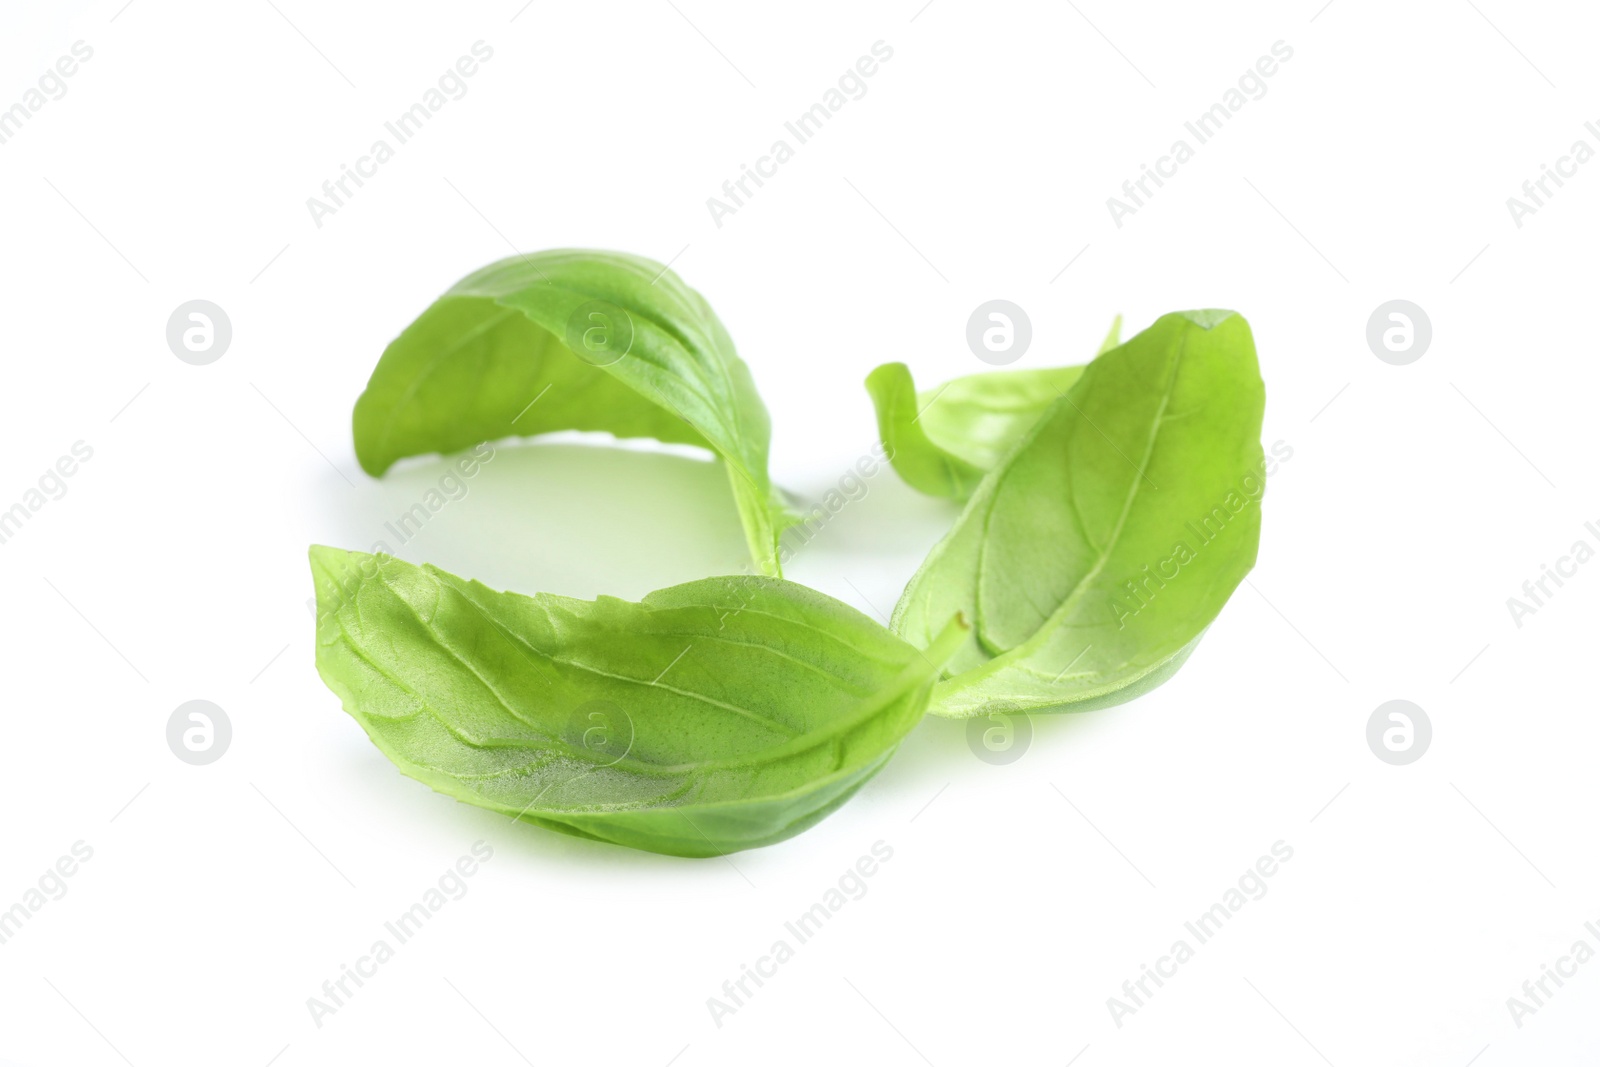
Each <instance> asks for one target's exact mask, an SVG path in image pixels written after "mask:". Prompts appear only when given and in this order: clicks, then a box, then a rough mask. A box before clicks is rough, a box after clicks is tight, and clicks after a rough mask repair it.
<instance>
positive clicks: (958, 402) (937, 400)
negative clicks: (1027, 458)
mask: <svg viewBox="0 0 1600 1067" xmlns="http://www.w3.org/2000/svg"><path fill="white" fill-rule="evenodd" d="M1121 327H1122V317H1121V316H1120V315H1119V316H1117V318H1116V320H1115V321H1114V322H1112V324H1111V332H1110V333H1109V334H1108V335H1107V336H1106V339H1105V342H1104V343H1103V344H1102V345H1101V346H1100V351H1102V352H1104V351H1106V350H1107V349H1110V348H1114V347H1116V344H1117V335H1118V331H1119V330H1120V329H1121ZM1082 373H1083V368H1082V367H1050V368H1047V369H1044V370H1018V371H989V372H987V373H983V374H970V375H967V376H966V377H963V378H955V379H953V380H951V381H948V382H946V383H945V384H944V385H942V386H939V387H938V388H937V389H925V390H923V391H922V392H920V393H919V392H917V389H916V386H915V385H914V384H913V383H912V380H911V370H910V368H908V367H907V366H906V365H905V364H904V363H885V364H884V365H883V366H881V367H879V368H878V369H877V370H874V371H873V372H872V373H871V374H869V375H868V376H867V392H868V393H869V394H871V396H872V403H873V406H874V407H875V408H876V409H877V412H878V434H879V436H880V437H882V438H883V445H884V451H885V452H886V453H887V454H888V456H889V461H890V462H891V463H892V464H893V465H894V469H895V471H896V472H897V473H899V475H900V477H901V478H903V479H904V480H905V482H906V484H907V485H909V486H911V487H912V488H913V489H916V490H917V491H919V492H922V493H927V494H928V495H929V496H943V497H949V498H951V499H953V500H965V499H967V498H968V497H970V496H971V495H972V493H973V491H974V490H975V489H977V488H978V483H979V482H981V481H983V477H984V475H986V474H988V473H989V472H990V471H991V470H993V469H994V468H995V465H996V464H998V463H999V462H1000V460H1001V458H1002V457H1004V456H1005V454H1006V453H1007V452H1009V451H1010V450H1011V447H1012V446H1013V445H1015V444H1016V443H1017V441H1019V440H1020V439H1021V438H1022V436H1023V435H1024V434H1026V433H1027V432H1028V430H1030V429H1031V428H1032V427H1033V424H1034V423H1036V422H1038V421H1039V417H1040V416H1041V415H1043V414H1044V412H1045V409H1047V408H1048V407H1049V406H1050V405H1051V404H1053V403H1055V402H1056V401H1057V400H1060V399H1061V397H1062V395H1063V394H1065V393H1066V391H1067V390H1068V389H1070V388H1071V387H1072V384H1073V383H1074V382H1076V381H1077V380H1078V376H1079V375H1080V374H1082Z"/></svg>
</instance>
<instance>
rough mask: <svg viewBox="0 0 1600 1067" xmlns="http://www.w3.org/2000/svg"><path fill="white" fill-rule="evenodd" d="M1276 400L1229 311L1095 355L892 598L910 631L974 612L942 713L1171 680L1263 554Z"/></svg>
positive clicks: (1095, 698) (1095, 696) (923, 635)
mask: <svg viewBox="0 0 1600 1067" xmlns="http://www.w3.org/2000/svg"><path fill="white" fill-rule="evenodd" d="M1263 403H1264V390H1263V387H1262V383H1261V374H1260V370H1259V368H1258V367H1257V364H1256V353H1255V343H1254V341H1253V340H1252V338H1251V335H1250V327H1249V326H1248V325H1247V324H1246V323H1245V321H1244V319H1242V318H1240V317H1239V316H1238V315H1235V314H1234V313H1233V312H1229V311H1200V312H1186V313H1181V314H1174V315H1165V316H1163V317H1162V318H1160V319H1158V320H1157V321H1156V323H1155V325H1153V326H1151V327H1150V328H1149V329H1148V330H1146V331H1144V332H1143V333H1141V334H1139V335H1138V336H1137V337H1135V338H1133V339H1132V340H1131V341H1129V342H1128V343H1126V344H1124V345H1122V346H1121V347H1119V348H1114V349H1112V350H1111V351H1109V352H1106V353H1105V354H1103V355H1101V356H1099V357H1098V358H1096V359H1095V361H1094V362H1093V363H1091V364H1089V366H1088V368H1087V369H1086V370H1085V371H1084V373H1083V375H1082V376H1081V377H1080V378H1079V379H1078V381H1077V384H1075V385H1074V386H1073V387H1072V389H1071V391H1069V392H1068V393H1067V395H1066V396H1065V397H1063V398H1062V399H1060V400H1058V401H1057V402H1056V403H1055V404H1053V405H1052V406H1051V407H1050V408H1049V410H1048V411H1046V413H1045V415H1044V417H1043V418H1042V419H1040V420H1039V422H1038V423H1037V424H1036V425H1035V426H1034V427H1033V429H1032V430H1031V431H1030V432H1029V433H1028V435H1027V436H1026V437H1024V438H1023V439H1022V440H1021V441H1020V442H1018V444H1017V445H1016V447H1015V448H1014V449H1013V450H1012V452H1011V453H1010V454H1009V455H1008V456H1007V457H1006V458H1005V459H1004V460H1003V461H1002V462H1001V464H1000V465H999V466H998V467H996V468H995V470H994V471H993V472H992V473H990V474H989V476H988V477H987V478H985V479H984V481H983V483H982V484H981V485H980V486H979V487H978V490H977V491H976V492H975V493H974V494H973V496H972V499H971V500H970V501H968V502H967V505H966V508H965V510H964V511H963V512H962V513H961V515H960V517H959V518H958V519H957V520H956V525H955V527H954V529H952V530H951V531H950V533H949V534H948V535H947V536H946V537H945V539H944V540H943V541H941V542H940V543H939V544H938V545H937V546H935V547H934V549H933V551H932V553H930V554H929V556H928V558H927V560H926V561H925V562H924V563H923V565H922V567H921V569H920V570H919V571H918V572H917V574H916V575H915V576H914V577H913V578H912V579H911V582H910V584H909V585H908V586H907V587H906V591H905V594H904V595H903V596H902V598H901V600H900V603H899V604H898V605H897V606H896V608H895V615H894V619H893V626H894V628H895V631H896V632H897V633H899V634H900V635H901V636H903V637H905V638H906V639H907V640H908V641H911V642H912V643H913V644H917V643H924V642H927V641H929V640H931V639H932V638H933V636H934V633H935V631H936V628H937V626H938V624H939V620H940V619H941V618H944V619H948V618H949V617H950V616H952V615H954V614H956V613H957V612H960V613H962V614H964V615H965V616H966V617H967V618H969V619H971V620H973V630H972V633H971V635H970V638H969V639H968V640H967V641H966V642H965V643H964V644H963V646H962V647H961V649H960V650H959V651H958V652H957V653H956V655H955V656H954V657H953V659H952V660H951V661H950V664H949V666H948V668H947V670H948V672H949V676H948V677H946V678H945V679H944V680H942V681H941V682H940V683H939V685H938V686H937V687H936V689H935V691H934V698H933V703H932V704H931V705H930V710H931V711H933V712H935V713H936V714H940V715H946V716H951V717H955V718H963V717H970V716H973V715H979V714H983V713H984V712H985V711H986V710H991V709H992V707H993V706H995V705H1002V706H1004V707H1006V708H1007V709H1009V710H1016V711H1034V710H1041V711H1042V710H1085V709H1088V708H1092V707H1104V706H1106V705H1109V704H1115V703H1120V702H1122V701H1124V700H1128V699H1131V698H1132V697H1134V696H1136V695H1138V694H1139V693H1142V692H1144V691H1146V690H1148V689H1150V688H1153V687H1154V686H1156V685H1158V684H1160V683H1161V682H1163V681H1165V680H1166V679H1167V678H1168V677H1170V676H1171V674H1172V673H1173V672H1174V671H1176V670H1177V669H1178V667H1179V666H1180V665H1181V664H1182V662H1183V660H1184V659H1185V658H1186V657H1187V656H1188V654H1189V652H1190V651H1191V650H1192V649H1193V648H1194V645H1195V643H1196V642H1197V641H1198V640H1199V638H1200V635H1201V634H1202V632H1204V630H1205V628H1206V627H1207V626H1209V625H1210V624H1211V622H1212V620H1213V619H1215V618H1216V617H1217V613H1218V612H1219V611H1221V610H1222V605H1223V604H1224V603H1226V602H1227V599H1228V597H1229V595H1230V594H1231V593H1232V592H1233V590H1234V588H1235V587H1236V586H1237V585H1238V584H1239V582H1240V581H1241V580H1243V578H1244V576H1245V574H1246V573H1248V572H1249V570H1250V568H1251V567H1252V566H1253V565H1254V564H1255V559H1256V544H1257V541H1258V540H1259V536H1260V527H1261V507H1260V499H1261V494H1262V491H1263V489H1264V486H1265V482H1264V478H1265V475H1264V473H1263V472H1264V465H1263V457H1262V451H1261V416H1262V407H1263Z"/></svg>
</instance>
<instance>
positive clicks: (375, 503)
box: [326, 441, 748, 600]
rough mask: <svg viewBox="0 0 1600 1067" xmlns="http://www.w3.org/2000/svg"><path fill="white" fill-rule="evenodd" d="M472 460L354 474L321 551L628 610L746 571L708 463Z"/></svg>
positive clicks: (531, 457)
mask: <svg viewBox="0 0 1600 1067" xmlns="http://www.w3.org/2000/svg"><path fill="white" fill-rule="evenodd" d="M479 454H486V455H487V456H488V458H487V460H486V461H483V462H479V463H476V464H473V463H471V462H470V460H471V459H472V457H473V455H474V454H473V453H461V454H458V455H456V456H453V457H437V456H434V457H427V458H420V459H417V460H412V461H408V462H406V463H404V464H401V465H397V466H396V467H395V468H394V469H393V470H390V471H389V472H388V473H387V474H385V475H384V477H382V478H379V479H371V478H367V477H366V476H364V475H361V476H359V477H360V478H361V483H360V484H358V486H357V499H356V503H355V505H354V506H353V507H352V506H350V503H349V495H348V494H343V495H342V499H341V501H340V503H339V504H338V506H337V507H336V506H334V505H332V504H330V505H329V507H328V508H327V509H326V510H327V513H328V514H330V515H332V516H333V519H332V523H331V526H332V530H331V531H330V533H329V534H328V535H327V538H330V539H331V540H328V541H327V543H329V544H334V545H338V546H341V547H345V548H351V549H358V550H360V551H382V552H387V553H389V554H391V555H394V556H398V557H400V558H401V559H405V560H407V561H409V562H412V563H431V564H433V565H434V566H437V567H439V568H441V569H443V570H446V571H449V572H450V573H452V574H456V575H460V576H461V577H464V578H473V579H477V580H478V581H481V582H483V583H484V584H485V585H488V586H490V587H492V588H494V589H502V590H510V591H513V592H520V593H529V594H531V593H535V592H543V593H559V594H562V595H566V596H577V597H583V598H585V599H591V598H593V597H595V596H596V595H599V594H607V595H611V596H619V597H624V598H627V599H630V600H637V599H639V598H640V597H642V596H643V595H644V594H646V593H649V592H651V591H653V590H656V589H661V588H665V587H667V586H670V585H676V584H678V583H680V582H686V581H692V580H694V579H697V578H704V577H706V576H708V575H715V574H734V573H739V572H740V571H741V570H742V569H743V568H744V567H745V566H747V562H746V561H747V560H748V554H747V550H746V547H745V540H744V534H743V531H742V529H741V526H740V523H739V516H738V511H737V507H736V505H735V503H734V500H733V494H732V491H731V490H730V488H729V486H728V479H727V474H726V473H725V471H724V468H723V466H722V464H721V463H720V462H717V461H715V460H712V459H710V458H709V457H707V458H698V457H691V456H689V455H682V454H676V453H673V452H662V451H648V452H646V451H638V450H634V449H629V448H622V447H596V446H593V445H587V444H574V443H565V442H548V441H541V442H534V443H525V444H502V445H498V446H480V453H479ZM463 464H465V465H463ZM469 471H470V472H471V473H468V472H469Z"/></svg>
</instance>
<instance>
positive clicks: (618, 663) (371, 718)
mask: <svg viewBox="0 0 1600 1067" xmlns="http://www.w3.org/2000/svg"><path fill="white" fill-rule="evenodd" d="M311 570H312V574H313V577H314V579H315V584H316V591H317V604H318V624H317V669H318V671H319V672H320V673H321V675H322V678H323V681H324V682H326V683H327V685H328V687H329V688H330V689H332V690H333V691H334V692H335V693H336V694H338V696H339V697H340V699H341V700H342V701H343V703H344V707H345V710H346V711H348V712H349V713H350V714H351V715H352V716H353V717H354V718H355V719H356V721H357V722H359V723H360V724H361V726H362V728H363V729H365V730H366V732H367V734H368V736H370V737H371V738H372V741H373V743H375V744H376V745H377V746H378V748H379V749H381V750H382V751H383V753H384V755H386V756H388V757H389V759H390V760H392V761H393V762H394V764H395V765H396V766H397V767H399V768H400V770H401V771H403V772H404V773H406V774H408V775H410V776H411V777H413V778H416V779H417V780H419V781H421V782H425V783H426V784H428V785H430V786H432V787H433V788H434V789H436V790H438V791H439V792H441V793H446V794H448V795H450V796H453V797H456V798H457V799H459V800H464V801H466V802H468V803H471V804H476V805H478V806H480V807H484V808H488V809H490V810H492V811H498V812H502V813H504V814H506V815H510V816H513V817H516V818H521V819H525V820H527V821H529V822H533V823H537V824H538V825H540V826H545V827H548V828H550V829H552V830H559V831H561V832H563V833H568V834H575V835H577V836H579V837H587V838H595V839H599V840H603V841H611V842H615V843H617V844H621V845H627V846H630V847H633V848H638V849H645V850H647V851H651V852H663V853H669V854H671V855H676V856H714V855H721V854H724V853H728V852H733V851H736V850H738V849H745V848H755V847H757V846H760V845H766V844H770V843H772V842H775V841H781V840H783V839H784V838H787V837H790V836H792V835H794V834H797V833H799V832H800V831H802V830H804V829H806V828H807V827H809V826H811V825H812V824H814V823H816V822H817V821H818V820H820V819H822V818H823V817H824V816H826V815H827V814H828V813H830V812H831V811H833V810H834V809H835V808H837V807H838V806H839V805H840V804H842V803H844V802H845V800H847V799H848V798H849V797H850V796H851V794H853V793H854V792H855V791H856V790H857V789H858V788H860V786H861V785H862V783H863V782H865V781H866V780H867V779H868V778H870V777H871V776H872V775H873V774H875V773H876V772H877V771H878V769H879V768H881V767H882V766H883V765H884V763H885V762H886V761H887V760H888V758H889V757H890V755H891V754H892V753H893V752H894V750H895V748H896V746H897V745H898V744H899V742H900V739H901V738H903V737H904V736H905V735H906V733H907V732H908V731H909V730H910V729H911V728H912V727H913V726H914V725H916V723H917V721H918V720H919V719H920V718H921V717H922V715H923V712H924V710H925V709H926V706H927V702H928V694H929V692H930V690H931V689H932V687H933V684H934V681H935V679H936V678H937V677H938V673H939V667H940V666H941V665H942V662H943V659H944V658H945V657H947V656H949V654H950V653H951V652H952V651H954V649H955V646H956V645H957V644H958V643H959V642H960V640H961V633H962V630H963V626H962V624H960V623H959V622H956V621H950V620H947V621H948V622H949V623H950V624H949V625H948V626H947V627H946V628H945V630H944V632H943V633H942V634H939V635H935V637H934V639H933V640H932V641H931V642H930V644H929V647H928V648H927V649H926V650H925V651H918V650H917V649H916V648H913V647H912V646H911V645H909V644H907V643H906V642H904V641H902V640H900V639H899V638H897V637H895V636H894V635H893V634H892V633H890V632H889V631H888V630H887V629H885V628H884V627H882V626H880V625H879V624H878V623H876V622H874V621H873V620H871V619H869V618H867V617H866V616H865V615H862V614H861V613H860V612H858V611H856V610H855V609H853V608H851V607H849V606H847V605H845V604H841V603H840V602H838V601H836V600H833V599H831V598H830V597H827V596H824V595H823V594H821V593H818V592H815V591H813V590H811V589H807V588H806V587H804V586H800V585H796V584H794V583H792V582H785V581H782V580H781V579H774V578H766V577H757V576H746V577H726V578H707V579H703V580H701V581H696V582H690V583H688V584H686V585H679V586H674V587H672V588H670V589H663V590H660V591H658V592H655V593H651V594H650V595H649V596H647V597H645V598H644V600H643V601H642V602H640V603H632V602H630V601H625V600H618V599H616V598H614V597H600V598H599V599H598V600H594V601H585V600H574V599H571V598H568V597H561V596H552V595H549V594H542V593H541V594H538V595H535V596H531V597H530V596H522V595H519V594H516V593H500V592H495V591H494V590H491V589H488V588H486V587H485V586H483V585H480V584H479V583H477V582H473V581H466V580H463V579H461V578H457V577H455V576H453V575H450V574H446V573H445V572H443V571H441V570H439V569H438V568H436V567H429V566H422V567H418V566H414V565H412V564H410V563H405V562H402V561H400V560H397V559H394V558H391V557H388V556H370V555H366V554H363V553H358V552H344V551H340V550H338V549H333V548H323V547H314V548H312V549H311Z"/></svg>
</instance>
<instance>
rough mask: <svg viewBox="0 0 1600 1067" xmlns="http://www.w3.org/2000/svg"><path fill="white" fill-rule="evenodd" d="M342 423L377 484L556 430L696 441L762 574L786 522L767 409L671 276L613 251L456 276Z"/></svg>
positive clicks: (547, 255)
mask: <svg viewBox="0 0 1600 1067" xmlns="http://www.w3.org/2000/svg"><path fill="white" fill-rule="evenodd" d="M354 429H355V448H356V457H357V458H358V459H359V460H360V462H361V467H362V469H363V470H365V471H366V472H367V473H368V474H371V475H373V476H375V477H376V476H378V475H381V474H383V472H384V471H386V470H388V469H389V467H390V466H391V465H392V464H393V463H394V462H395V461H396V460H399V459H401V458H403V457H406V456H415V455H425V454H428V453H432V452H441V453H448V452H454V451H458V450H460V449H463V448H469V447H471V446H473V445H475V444H478V443H479V442H482V441H486V440H487V441H493V440H498V439H500V438H503V437H511V436H521V437H532V436H535V435H538V434H543V433H551V432H553V431H556V430H603V431H607V432H610V433H611V434H613V435H614V436H616V437H619V438H622V437H652V438H655V439H656V440H658V441H666V442H673V443H678V444H688V445H698V446H700V447H702V448H706V449H709V450H711V451H712V452H714V453H716V454H717V455H719V456H721V457H722V459H723V461H724V462H725V464H726V466H727V469H728V480H729V482H730V483H731V484H732V486H733V496H734V500H735V502H736V503H737V505H738V508H739V517H740V519H741V520H742V521H743V523H744V529H745V536H746V539H747V540H748V542H749V545H750V553H751V555H752V557H753V558H754V559H755V562H756V564H757V566H758V567H760V568H761V570H762V571H763V572H764V573H768V574H778V573H779V564H778V537H779V535H780V534H781V533H782V532H783V529H784V528H785V527H786V526H788V525H790V524H791V523H792V522H793V521H794V520H793V519H792V517H791V516H790V513H789V512H788V510H787V509H786V508H785V507H784V505H783V502H782V499H781V498H780V497H779V496H778V495H777V494H776V493H775V491H774V489H773V486H772V483H771V481H770V480H769V478H768V475H767V446H768V441H769V439H770V437H771V425H770V422H769V421H768V418H767V409H766V407H765V406H764V405H763V404H762V403H761V397H760V396H759V395H758V394H757V393H756V388H755V383H754V381H753V380H752V379H751V377H750V370H749V368H748V367H746V366H745V364H744V362H743V361H742V360H740V359H739V356H738V355H737V353H735V351H734V348H733V342H732V341H731V340H730V339H729V337H728V334H727V331H726V330H725V329H723V326H722V323H721V322H720V321H718V319H717V316H716V314H715V313H714V312H712V310H711V306H710V305H709V304H707V303H706V301H705V300H704V298H702V297H701V296H700V294H699V293H697V292H695V291H694V290H693V289H691V288H689V287H688V286H687V285H685V284H684V283H683V282H682V281H681V280H680V279H679V278H678V276H677V275H676V274H674V273H672V272H671V271H670V270H668V269H667V268H665V267H663V266H661V265H660V264H659V263H655V262H652V261H651V260H648V259H644V258H642V257H639V256H630V255H625V254H622V253H620V252H594V251H573V250H558V251H550V252H539V253H535V254H533V255H527V256H516V257H514V258H512V259H505V260H501V261H500V262H498V263H493V264H490V265H489V266H487V267H484V268H483V269H482V270H479V271H477V272H475V273H473V274H470V275H468V276H467V277H465V278H463V279H462V280H461V281H459V282H457V283H456V284H455V285H453V286H452V287H451V288H450V289H449V291H448V292H446V293H445V294H444V295H443V296H441V297H440V298H439V299H438V300H436V301H435V302H434V303H433V305H432V306H430V307H429V308H428V309H427V310H426V311H424V312H423V313H422V315H421V316H420V317H418V318H417V320H416V321H415V322H413V323H412V324H411V325H410V326H408V327H407V328H406V330H405V332H403V333H402V334H401V335H400V336H399V337H397V338H396V339H395V340H394V341H393V342H392V343H391V344H390V345H389V347H388V348H386V349H385V350H384V353H383V357H382V358H381V359H380V360H379V361H378V366H377V368H376V369H375V370H374V371H373V372H372V379H371V381H369V382H368V383H367V388H366V392H364V393H362V395H361V398H360V399H359V400H357V401H356V408H355V417H354Z"/></svg>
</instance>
